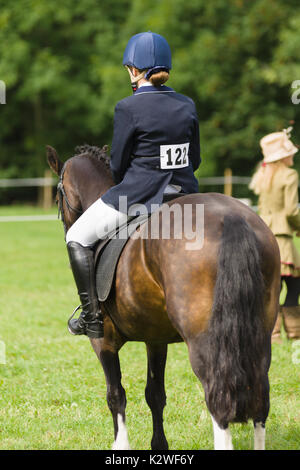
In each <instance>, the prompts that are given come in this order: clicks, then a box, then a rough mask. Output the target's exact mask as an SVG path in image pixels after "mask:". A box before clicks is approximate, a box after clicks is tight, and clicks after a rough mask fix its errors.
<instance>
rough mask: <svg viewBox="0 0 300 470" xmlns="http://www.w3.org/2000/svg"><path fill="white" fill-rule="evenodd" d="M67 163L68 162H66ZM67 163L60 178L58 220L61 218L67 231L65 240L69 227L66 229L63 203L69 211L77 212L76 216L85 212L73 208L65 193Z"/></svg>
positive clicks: (58, 186) (58, 185)
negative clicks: (64, 180)
mask: <svg viewBox="0 0 300 470" xmlns="http://www.w3.org/2000/svg"><path fill="white" fill-rule="evenodd" d="M66 163H67V162H66ZM66 163H65V164H64V166H63V167H62V170H61V173H60V177H59V182H58V184H57V194H58V218H61V221H62V223H63V226H64V231H65V238H66V233H67V227H66V222H65V215H64V206H63V202H64V201H65V203H66V205H67V207H68V209H69V210H70V211H73V212H75V213H76V214H78V215H81V214H82V213H83V210H79V209H76V207H73V206H72V205H71V204H70V202H69V200H68V196H67V194H66V191H65V188H64V184H63V179H64V173H65V170H66Z"/></svg>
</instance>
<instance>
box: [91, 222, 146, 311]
mask: <svg viewBox="0 0 300 470" xmlns="http://www.w3.org/2000/svg"><path fill="white" fill-rule="evenodd" d="M148 218H149V214H143V215H140V216H138V217H135V218H134V219H133V220H131V221H130V222H129V224H127V223H126V224H124V225H122V226H121V227H119V229H118V230H117V231H116V232H115V234H114V235H113V236H116V238H111V239H110V238H109V237H108V239H106V240H104V241H101V242H100V245H99V247H98V249H97V251H96V270H95V271H96V286H97V294H98V298H99V300H100V302H104V301H105V300H107V298H108V296H109V294H110V291H111V287H112V284H113V280H114V276H115V271H116V267H117V264H118V260H119V258H120V255H121V253H122V251H123V248H124V246H125V245H126V243H127V241H128V239H129V238H130V236H131V235H132V234H133V233H134V232H135V230H136V229H137V228H138V227H139V226H140V225H141V224H142V223H143V222H145V221H146V220H147V219H148ZM120 234H121V235H120Z"/></svg>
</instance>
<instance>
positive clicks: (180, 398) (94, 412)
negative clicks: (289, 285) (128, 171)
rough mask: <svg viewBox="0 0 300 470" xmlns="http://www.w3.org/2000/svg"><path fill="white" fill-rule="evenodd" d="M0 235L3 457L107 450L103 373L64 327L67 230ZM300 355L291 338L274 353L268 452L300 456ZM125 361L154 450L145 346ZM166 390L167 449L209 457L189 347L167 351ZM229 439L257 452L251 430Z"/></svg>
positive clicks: (130, 404) (83, 342) (135, 408)
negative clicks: (204, 452)
mask: <svg viewBox="0 0 300 470" xmlns="http://www.w3.org/2000/svg"><path fill="white" fill-rule="evenodd" d="M31 213H33V214H37V213H41V210H39V209H37V208H28V207H25V208H24V207H20V208H1V209H0V215H14V214H21V215H27V214H31ZM50 213H55V209H54V210H53V211H50ZM0 233H1V247H0V259H1V269H0V340H2V341H3V342H4V343H5V345H6V364H0V449H110V448H111V445H112V442H113V426H112V420H111V415H110V412H109V410H108V408H107V404H106V385H105V380H104V374H103V371H102V368H101V366H100V364H99V362H98V360H97V358H96V356H95V354H94V352H93V351H92V349H91V346H90V344H89V341H88V340H87V338H85V337H76V338H74V337H72V336H71V335H69V334H68V332H67V328H66V320H67V318H68V316H69V314H70V313H71V311H72V310H73V308H74V306H76V305H77V303H78V298H77V294H76V289H75V285H74V282H73V278H72V274H71V271H70V269H69V267H68V259H67V253H66V249H65V244H64V240H63V229H62V225H61V223H60V222H56V221H50V222H31V223H28V222H22V223H21V222H20V223H18V222H15V223H2V224H0ZM299 347H300V346H299ZM294 353H295V349H294V348H293V345H292V344H291V343H290V342H288V341H287V340H286V339H284V342H283V344H281V345H277V344H275V345H273V360H272V365H271V370H270V384H271V410H270V415H269V419H268V422H267V439H266V445H267V448H268V449H285V450H287V449H291V450H292V449H298V448H299V442H300V411H299V410H300V406H299V405H300V403H299V402H300V399H299V375H300V364H295V363H294V362H295V361H293V360H292V358H293V354H294ZM120 360H121V365H122V374H123V376H122V384H123V386H124V388H125V390H126V394H127V427H128V433H129V439H130V443H131V446H132V448H133V449H150V440H151V432H152V422H151V415H150V411H149V409H148V407H147V405H146V403H145V399H144V388H145V379H146V351H145V346H144V344H141V343H127V344H126V345H125V346H124V347H123V348H122V350H121V352H120ZM166 391H167V407H166V409H165V413H164V418H165V430H166V435H167V439H168V441H169V445H170V449H178V450H180V449H185V450H187V449H212V448H213V435H212V427H211V421H210V417H209V414H208V411H207V409H206V406H205V402H204V394H203V390H202V387H201V385H200V383H199V382H198V380H197V379H196V377H195V376H194V374H193V373H192V371H191V367H190V364H189V361H188V357H187V350H186V346H185V345H184V344H175V345H170V346H169V354H168V361H167V368H166ZM232 434H233V441H234V445H235V448H237V449H249V448H252V445H253V433H252V425H251V423H249V424H247V425H243V426H242V425H235V426H233V427H232Z"/></svg>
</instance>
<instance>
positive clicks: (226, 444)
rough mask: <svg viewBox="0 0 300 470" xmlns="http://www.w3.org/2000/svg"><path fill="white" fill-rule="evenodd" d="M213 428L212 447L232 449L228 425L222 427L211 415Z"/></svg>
mask: <svg viewBox="0 0 300 470" xmlns="http://www.w3.org/2000/svg"><path fill="white" fill-rule="evenodd" d="M211 419H212V423H213V430H214V449H215V450H233V445H232V439H231V432H230V429H229V427H228V426H227V428H225V429H222V428H221V427H220V426H219V425H218V423H217V422H216V421H215V419H214V417H213V416H211Z"/></svg>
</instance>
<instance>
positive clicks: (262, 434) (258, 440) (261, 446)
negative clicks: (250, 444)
mask: <svg viewBox="0 0 300 470" xmlns="http://www.w3.org/2000/svg"><path fill="white" fill-rule="evenodd" d="M253 424H254V450H265V439H266V428H265V423H257V422H255V421H254V423H253Z"/></svg>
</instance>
